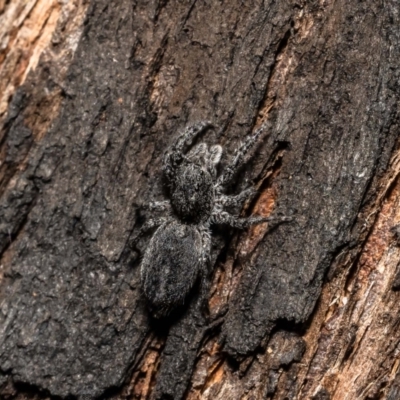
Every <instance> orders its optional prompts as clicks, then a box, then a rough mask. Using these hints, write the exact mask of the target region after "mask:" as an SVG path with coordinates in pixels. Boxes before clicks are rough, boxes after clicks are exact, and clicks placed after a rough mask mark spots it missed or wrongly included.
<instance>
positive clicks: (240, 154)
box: [217, 126, 265, 186]
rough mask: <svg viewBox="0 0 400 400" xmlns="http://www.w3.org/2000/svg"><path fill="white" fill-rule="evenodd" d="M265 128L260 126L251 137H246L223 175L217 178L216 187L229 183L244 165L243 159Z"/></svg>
mask: <svg viewBox="0 0 400 400" xmlns="http://www.w3.org/2000/svg"><path fill="white" fill-rule="evenodd" d="M264 129H265V127H264V126H261V127H260V128H259V129H257V130H256V131H255V133H254V134H253V135H251V136H248V137H247V139H246V140H245V141H244V143H243V144H242V145H241V146H240V147H239V148H238V149H237V150H236V153H235V157H234V158H233V160H232V162H231V163H230V164H229V165H228V166H227V167H226V168H225V171H224V173H223V174H222V175H221V176H220V177H219V178H218V181H217V185H218V186H225V185H226V184H227V183H229V182H230V181H231V180H232V178H233V176H234V175H235V173H236V172H237V170H238V169H239V168H240V167H241V166H242V165H243V164H244V161H245V160H244V159H245V156H246V154H247V152H248V151H249V150H250V148H251V147H252V146H253V145H254V144H255V143H256V142H257V139H258V138H259V136H260V135H261V133H263V132H264Z"/></svg>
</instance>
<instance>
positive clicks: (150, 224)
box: [131, 217, 167, 247]
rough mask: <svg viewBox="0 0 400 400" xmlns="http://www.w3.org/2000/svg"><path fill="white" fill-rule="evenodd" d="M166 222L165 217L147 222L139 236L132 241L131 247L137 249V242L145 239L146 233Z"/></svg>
mask: <svg viewBox="0 0 400 400" xmlns="http://www.w3.org/2000/svg"><path fill="white" fill-rule="evenodd" d="M165 222H167V218H165V217H161V218H153V219H149V220H148V221H146V222H145V223H144V224H143V226H142V227H141V228H140V230H139V232H138V233H137V235H136V236H135V237H134V238H133V239H132V240H131V246H132V247H135V246H136V244H137V242H138V241H139V240H140V239H141V238H142V237H143V235H144V234H145V233H146V232H148V231H149V230H151V229H153V228H155V227H157V226H160V225H162V224H164V223H165Z"/></svg>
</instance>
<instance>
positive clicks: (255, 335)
mask: <svg viewBox="0 0 400 400" xmlns="http://www.w3.org/2000/svg"><path fill="white" fill-rule="evenodd" d="M399 36H400V28H399V5H398V3H397V1H396V0H388V1H385V2H376V1H372V0H370V1H360V2H347V1H344V0H342V1H332V2H314V1H310V2H297V1H285V2H274V1H264V2H261V1H257V2H254V3H253V2H246V3H241V2H229V3H227V2H223V1H215V2H199V1H197V2H196V1H192V2H188V1H163V2H156V1H155V2H148V1H139V0H138V1H128V0H121V1H119V2H115V3H113V4H112V5H111V4H110V2H109V1H106V0H98V1H92V2H89V4H88V11H87V14H86V18H85V22H84V26H83V31H82V35H81V37H80V40H79V44H78V48H77V50H76V52H75V53H74V55H73V58H72V59H71V62H70V65H68V68H67V70H66V72H65V74H64V76H63V81H62V82H60V78H58V77H57V76H55V74H56V73H57V71H56V70H55V69H53V67H52V66H51V65H50V66H49V65H48V64H46V63H45V62H44V61H42V62H41V64H40V65H39V67H38V69H37V70H36V72H35V73H32V74H31V75H30V76H29V77H28V79H27V81H26V82H25V83H24V84H23V85H22V86H21V87H19V89H18V90H17V92H16V93H15V94H14V96H13V100H12V102H11V103H10V105H9V109H8V114H7V117H6V119H5V122H4V124H3V130H2V139H1V140H2V141H1V150H0V151H1V153H0V154H1V155H2V156H4V157H3V159H2V165H1V168H2V169H1V172H2V176H1V185H0V196H1V197H0V251H1V254H2V260H1V265H2V270H1V272H2V274H3V280H2V284H1V287H0V296H1V298H0V305H1V309H0V310H1V312H0V384H1V382H2V381H3V382H6V381H8V380H11V381H13V382H22V383H24V384H28V385H30V387H33V388H38V389H44V390H46V391H48V392H49V393H51V394H52V395H57V396H68V395H73V396H77V397H81V396H83V395H89V396H90V397H94V396H100V395H103V394H106V396H111V395H112V394H113V393H114V391H117V392H118V390H119V389H118V388H120V387H124V384H125V387H129V384H128V383H127V382H128V381H129V380H130V379H133V380H134V379H138V380H140V379H142V378H143V377H141V376H140V374H139V375H138V376H136V375H135V374H136V373H137V371H139V370H141V368H142V367H143V365H144V364H145V362H146V359H147V356H148V355H149V354H150V353H151V352H152V351H153V350H154V349H155V350H154V351H155V353H157V354H159V355H160V357H159V359H158V360H157V362H156V363H155V364H156V367H155V369H154V370H153V371H152V372H151V374H150V375H151V376H150V375H149V376H150V378H148V382H147V383H146V385H147V387H148V390H149V391H151V392H152V396H153V397H155V398H165V399H180V398H184V397H187V396H189V397H190V395H192V394H193V393H194V391H195V390H197V389H198V387H205V386H207V385H206V384H205V383H204V382H203V383H201V384H198V387H197V386H196V379H195V374H194V371H199V370H200V369H201V365H200V364H199V354H201V352H204V351H208V350H207V343H208V344H210V343H211V342H210V338H212V340H213V341H214V342H213V343H214V344H215V346H216V347H218V350H217V351H216V352H217V353H218V356H217V358H218V362H217V365H221V364H220V363H227V365H228V364H229V368H230V369H231V370H232V371H234V373H236V374H238V375H240V376H241V377H243V376H244V378H243V379H244V380H243V382H245V381H246V379H247V382H248V383H247V384H246V385H248V386H247V392H246V390H245V391H244V393H248V392H249V391H250V389H251V388H254V387H256V388H257V394H256V395H254V396H256V397H254V398H268V396H269V397H273V396H274V395H276V398H284V397H283V396H287V398H306V399H307V398H311V397H310V396H311V395H310V394H309V393H308V394H303V395H302V396H303V397H298V396H299V393H300V389H301V386H302V385H303V386H304V385H305V387H306V388H307V386H306V383H304V382H303V383H302V382H299V380H298V379H297V376H298V370H296V369H290V366H291V365H292V364H293V363H295V364H296V363H299V362H300V360H301V359H302V357H303V354H304V352H305V349H306V342H307V340H306V339H303V338H301V337H300V336H301V335H303V334H304V332H306V331H307V327H308V326H309V324H310V320H311V319H312V317H313V311H314V310H315V308H316V304H317V301H318V299H319V298H320V295H321V290H322V288H323V284H324V282H325V279H326V277H327V275H328V270H329V271H330V274H329V278H330V279H333V278H334V277H335V276H337V274H341V273H343V271H341V270H340V263H341V260H342V258H341V257H343V255H344V254H345V255H348V257H349V258H348V259H349V260H352V261H351V262H350V261H349V262H348V264H347V265H350V264H351V263H352V262H354V260H357V257H358V256H359V251H360V246H361V244H362V243H363V240H365V238H366V236H367V234H368V232H369V229H370V228H371V226H372V224H373V221H374V220H373V218H372V219H368V218H366V214H367V213H368V212H369V211H371V208H373V207H372V205H376V204H378V205H379V204H380V203H379V199H380V198H379V193H380V192H379V188H380V185H381V183H382V181H383V180H384V179H385V176H386V175H385V174H386V171H388V168H389V162H390V160H391V157H392V155H393V153H394V150H395V149H396V146H397V144H398V143H397V139H398V133H399V128H398V116H399V94H400V83H399V82H400V81H399V79H400V70H399V67H398V60H399V59H400V37H399ZM49 92H50V93H56V95H57V96H58V98H59V100H57V101H59V103H60V106H59V112H58V111H57V113H53V114H52V116H51V123H48V124H47V125H46V124H44V125H43V124H42V125H40V129H41V130H42V131H43V129H45V132H44V133H43V132H42V131H41V132H42V134H41V135H39V134H38V133H37V132H38V130H36V131H35V127H37V125H32V124H31V123H30V122H29V121H30V120H29V121H28V122H27V120H28V119H29V118H28V117H27V115H32V114H34V112H32V108H33V104H34V103H35V102H37V99H38V98H40V93H49ZM61 99H62V100H61ZM51 101H56V100H54V99H53V100H51ZM40 107H42V106H38V110H39V111H37V112H39V113H40V112H41V108H40ZM57 110H58V108H57ZM56 114H57V116H56V117H55V115H56ZM202 120H210V121H212V122H213V123H214V125H215V126H216V127H217V128H216V129H215V130H212V131H209V132H207V133H205V134H204V136H203V140H205V141H206V142H207V143H210V144H214V143H219V144H222V145H223V146H224V151H225V152H224V155H223V159H222V167H221V168H223V166H224V165H226V163H227V161H228V159H229V155H230V154H232V153H233V152H234V149H235V148H236V147H237V146H238V144H239V142H240V141H241V140H243V139H244V138H245V137H246V135H249V134H250V133H251V132H253V131H254V130H255V129H256V128H257V127H259V126H261V125H262V124H265V126H266V127H267V128H268V129H267V131H266V133H265V137H264V139H263V141H262V142H261V143H260V145H259V146H258V147H257V149H256V150H255V152H254V154H253V157H252V158H251V159H250V160H249V162H248V163H247V164H246V167H245V168H243V170H242V171H241V172H240V174H239V175H238V177H237V180H236V183H235V185H233V187H231V190H232V193H233V192H236V191H239V190H240V189H243V188H245V187H246V186H248V185H249V183H250V182H253V183H255V184H256V185H258V188H259V195H258V197H257V199H256V200H255V201H254V202H253V204H250V205H247V208H246V210H244V213H247V215H249V214H252V213H255V214H268V213H270V212H271V211H272V210H274V212H277V213H280V214H284V215H290V216H293V217H294V221H293V222H292V223H287V224H282V225H280V226H278V227H276V228H275V229H273V230H271V231H269V232H268V231H267V230H266V228H265V227H257V228H254V229H252V230H250V231H249V232H234V231H229V230H226V229H223V228H218V229H215V232H214V235H215V240H214V242H213V253H212V260H213V263H214V264H215V267H214V271H215V273H214V277H213V286H212V291H211V293H210V302H209V303H210V315H209V316H207V315H204V313H203V312H202V310H200V305H199V304H200V303H199V302H198V301H197V300H198V299H197V292H198V288H196V289H195V290H194V293H193V296H192V298H191V299H190V301H189V302H188V304H187V306H186V308H185V309H183V310H181V311H180V313H178V314H177V315H176V316H174V317H173V318H171V320H170V321H168V322H164V323H163V324H157V323H154V321H151V318H150V317H149V314H148V311H147V309H146V304H145V301H144V298H143V295H142V293H141V289H140V280H139V264H140V254H138V253H137V252H135V251H133V250H132V249H131V247H130V241H131V239H132V237H133V236H134V235H135V233H136V232H137V231H138V229H139V228H140V226H141V224H142V223H143V218H142V213H141V211H140V206H138V205H140V204H145V203H147V202H149V201H151V200H154V199H161V198H163V196H165V193H164V191H163V186H162V179H161V172H160V171H161V160H162V157H163V154H164V152H165V150H166V148H167V147H168V146H169V144H170V143H171V140H172V139H173V138H175V137H176V135H177V134H178V132H179V131H180V130H181V129H183V128H184V127H185V126H187V125H189V124H192V123H195V122H198V121H202ZM43 126H45V127H44V128H43ZM392 181H394V179H393V180H392ZM146 240H148V237H147V239H146ZM146 240H144V241H142V242H141V250H142V251H143V249H144V248H145V246H146ZM222 314H223V316H224V317H223V319H217V320H214V319H215V318H217V316H218V315H222ZM395 325H396V324H394V326H395ZM272 334H273V338H272V339H271V340H270V342H268V340H269V338H270V336H271V335H272ZM314 344H315V343H314ZM154 346H155V347H154ZM266 348H268V349H272V350H271V351H274V350H273V349H275V350H276V349H278V350H276V351H277V352H275V353H273V354H274V355H273V356H271V358H270V359H268V360H269V361H265V362H264V361H263V358H262V357H264V356H265V354H264V353H265V349H266ZM209 353H210V354H211V355H212V356H215V354H216V353H215V351H214V350H209ZM260 354H262V356H260ZM260 357H261V358H260ZM214 361H215V360H214ZM257 363H259V364H260V365H261V366H262V368H261V367H260V368H259V369H258V370H257V368H258V367H257V365H256V364H257ZM310 365H311V361H310ZM319 367H320V365H319ZM281 368H286V369H288V370H289V373H288V374H287V376H286V378H285V379H286V380H287V381H286V382H285V383H282V380H281V381H280V385H281V386H279V377H280V372H278V371H279V370H280V369H281ZM388 368H389V367H388ZM389 369H390V368H389ZM259 370H260V371H262V372H260V373H259V372H257V371H259ZM254 371H256V372H254ZM132 376H133V377H134V378H132ZM135 376H136V378H135ZM146 376H147V375H146ZM146 379H147V378H146ZM252 379H253V380H254V379H255V380H258V381H259V383H254V382H252ZM377 379H379V378H377ZM133 380H132V382H133ZM132 385H133V384H132ZM246 385H245V383H243V387H245V386H246ZM284 385H285V387H286V389H287V391H286V393H285V394H282V397H279V396H281V395H280V394H279V393H283V392H282V391H281V389H282V386H284ZM117 389H118V390H117ZM121 390H122V389H121ZM132 390H133V389H132ZM135 390H136V389H135ZM135 390H133V393H134V394H132V393H130V394H129V395H131V396H136V397H133V398H145V397H140V396H139V395H136V394H135V393H136V391H135ZM138 390H139V389H138ZM310 390H311V389H310ZM389 390H390V391H391V392H390V393H396V390H397V391H398V388H397V386H392V387H390V388H389ZM200 392H201V390H200ZM115 393H116V392H115ZM118 393H122V392H118ZM224 393H225V394H224ZM304 393H306V392H304ZM310 393H311V392H310ZM313 393H314V398H315V399H325V398H330V392H329V391H328V390H327V389H326V388H319V389H318V390H317V391H316V392H315V391H314V392H313ZM147 394H148V393H147ZM147 394H146V396H147ZM203 395H204V398H208V397H206V394H203ZM127 396H128V395H127ZM142 396H145V395H142ZM199 396H200V394H199ZM207 396H211V397H210V398H213V396H214V398H232V399H236V398H238V399H239V398H242V397H243V398H247V397H245V396H246V395H245V394H243V393H242V394H240V395H239V394H238V393H236V392H231V393H229V392H223V391H219V392H215V394H214V395H213V394H212V392H211V394H210V393H208V394H207ZM218 396H220V397H218ZM224 396H225V397H224ZM230 396H231V397H230ZM304 396H305V397H304ZM315 396H316V397H315ZM324 396H325V397H324ZM362 396H363V395H362V394H360V398H364V397H362ZM390 396H392V397H390ZM390 396H389V397H388V398H395V396H396V394H391V395H390ZM393 396H394V397H393Z"/></svg>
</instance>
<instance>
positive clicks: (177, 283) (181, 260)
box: [141, 221, 202, 318]
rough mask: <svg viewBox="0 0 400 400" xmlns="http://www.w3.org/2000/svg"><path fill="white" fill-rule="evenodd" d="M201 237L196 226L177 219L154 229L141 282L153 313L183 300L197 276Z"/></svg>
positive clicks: (163, 312)
mask: <svg viewBox="0 0 400 400" xmlns="http://www.w3.org/2000/svg"><path fill="white" fill-rule="evenodd" d="M201 250H202V240H201V236H200V234H199V232H198V231H197V229H196V228H195V227H194V226H192V225H185V224H181V223H178V222H176V221H174V222H171V223H165V224H163V225H161V226H160V227H159V228H158V229H157V231H156V232H155V233H154V235H153V237H152V239H151V241H150V244H149V246H148V248H147V250H146V253H145V255H144V258H143V261H142V266H141V281H142V282H141V284H142V288H143V291H144V293H145V295H146V297H147V299H148V302H149V306H150V308H151V309H152V313H153V315H154V316H155V317H157V318H159V317H163V316H166V315H168V314H169V313H170V311H171V310H172V309H174V308H175V307H176V306H178V305H180V304H182V303H183V302H184V300H185V298H186V296H187V295H188V293H189V291H190V289H191V288H192V287H193V286H194V283H195V281H196V279H197V276H198V272H199V268H200V263H201Z"/></svg>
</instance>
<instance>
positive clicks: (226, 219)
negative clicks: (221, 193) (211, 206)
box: [211, 211, 292, 229]
mask: <svg viewBox="0 0 400 400" xmlns="http://www.w3.org/2000/svg"><path fill="white" fill-rule="evenodd" d="M211 218H212V223H213V224H225V225H229V226H231V227H233V228H238V229H244V228H247V227H249V226H252V225H257V224H261V223H263V222H275V224H274V225H277V224H281V223H282V222H288V221H291V220H292V218H291V217H262V216H255V217H247V218H239V217H235V216H234V215H232V214H229V213H228V212H226V211H222V212H219V213H214V214H213V215H212V217H211Z"/></svg>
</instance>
